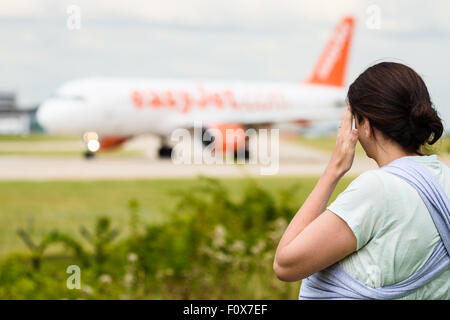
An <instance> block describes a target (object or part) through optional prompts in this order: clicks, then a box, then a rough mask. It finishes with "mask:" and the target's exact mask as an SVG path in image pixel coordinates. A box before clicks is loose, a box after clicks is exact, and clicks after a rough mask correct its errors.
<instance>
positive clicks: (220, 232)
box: [213, 224, 227, 248]
mask: <svg viewBox="0 0 450 320" xmlns="http://www.w3.org/2000/svg"><path fill="white" fill-rule="evenodd" d="M226 234H227V230H226V229H225V227H224V226H222V225H220V224H219V225H218V226H216V228H215V229H214V234H213V245H214V247H216V248H220V247H223V246H224V245H225V236H226Z"/></svg>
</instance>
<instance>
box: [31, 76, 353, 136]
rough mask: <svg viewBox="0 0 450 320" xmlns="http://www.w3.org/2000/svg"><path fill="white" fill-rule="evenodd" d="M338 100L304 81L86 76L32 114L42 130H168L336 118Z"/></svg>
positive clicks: (339, 92) (340, 94)
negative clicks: (197, 126) (255, 81)
mask: <svg viewBox="0 0 450 320" xmlns="http://www.w3.org/2000/svg"><path fill="white" fill-rule="evenodd" d="M344 98H345V91H344V88H342V87H334V86H325V85H312V84H306V83H292V84H285V83H246V82H215V81H208V82H205V81H203V82H202V81H187V80H146V79H119V78H92V79H83V80H76V81H72V82H69V83H67V84H65V85H63V86H61V87H60V88H59V89H58V90H57V92H56V95H55V96H54V97H52V98H49V99H47V100H45V101H44V102H43V103H42V104H41V106H40V107H39V110H38V114H37V118H38V121H39V123H40V124H41V125H42V126H43V127H44V128H45V129H46V130H47V131H48V132H50V133H65V134H66V133H67V134H80V135H81V134H83V133H85V132H88V131H95V132H97V133H98V134H99V135H101V136H102V135H103V136H106V135H108V136H109V135H111V136H132V135H137V134H143V133H154V134H157V135H168V134H170V133H171V132H172V131H173V130H174V129H176V128H179V127H185V128H191V127H193V126H194V124H195V123H197V124H198V123H200V124H202V125H204V126H209V125H213V124H220V123H234V124H243V125H255V124H260V123H281V122H291V121H298V120H311V121H315V120H333V119H336V120H337V119H339V118H340V116H341V115H342V113H343V111H344V108H343V106H345V102H344Z"/></svg>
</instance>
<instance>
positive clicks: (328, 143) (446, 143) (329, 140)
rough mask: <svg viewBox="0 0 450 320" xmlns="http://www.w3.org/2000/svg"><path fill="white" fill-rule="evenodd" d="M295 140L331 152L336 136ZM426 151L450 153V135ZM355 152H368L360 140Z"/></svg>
mask: <svg viewBox="0 0 450 320" xmlns="http://www.w3.org/2000/svg"><path fill="white" fill-rule="evenodd" d="M294 141H295V142H297V143H299V144H301V145H304V146H306V147H311V148H314V149H316V150H319V151H325V152H329V153H331V152H332V151H333V149H334V146H335V144H336V136H334V135H331V136H326V137H295V138H294ZM424 152H425V153H426V154H430V153H437V154H446V153H450V137H442V138H441V139H439V140H438V141H437V142H436V143H435V144H434V145H432V146H431V147H427V148H425V149H424ZM355 154H356V155H358V156H364V155H365V154H366V153H365V151H364V149H363V148H362V146H361V144H360V143H359V141H358V143H357V144H356V149H355Z"/></svg>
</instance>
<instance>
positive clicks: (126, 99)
mask: <svg viewBox="0 0 450 320" xmlns="http://www.w3.org/2000/svg"><path fill="white" fill-rule="evenodd" d="M353 32H354V18H353V17H351V16H346V17H343V18H342V19H341V21H340V22H339V23H338V25H337V26H336V28H335V30H334V32H333V34H332V37H331V38H330V39H329V41H328V43H327V45H326V46H325V48H324V50H323V52H322V54H321V55H320V58H319V60H318V61H317V63H316V65H315V67H314V69H313V71H312V73H311V75H310V76H309V77H308V78H306V79H305V80H303V81H300V82H298V83H263V82H261V83H250V82H243V81H222V82H221V81H198V80H192V81H188V80H168V79H145V78H135V79H133V78H130V79H125V78H86V79H79V80H74V81H70V82H68V83H65V84H63V85H62V86H61V87H59V88H58V90H57V91H56V95H55V96H53V97H50V98H48V99H46V100H44V101H43V103H42V104H41V105H40V106H39V108H38V111H37V120H38V122H39V124H40V125H41V126H42V127H43V128H44V129H45V131H46V132H48V133H50V134H52V133H58V134H77V135H80V136H82V137H83V140H84V143H85V146H86V152H85V156H86V157H87V158H91V157H92V156H93V155H94V154H95V153H96V152H98V151H103V150H109V149H113V148H116V147H118V146H120V145H121V144H122V143H124V142H125V141H126V140H128V139H129V138H131V137H133V136H136V135H140V134H146V133H151V134H155V135H157V136H159V137H160V138H161V147H160V149H159V156H160V157H168V156H170V154H171V150H172V149H171V147H170V145H169V143H168V136H169V135H170V133H171V132H173V130H175V129H177V128H193V126H194V123H195V122H196V121H197V122H198V121H200V122H201V123H202V125H204V126H205V130H206V131H207V130H208V129H211V128H215V129H217V130H219V131H220V132H225V130H226V129H232V130H236V129H237V128H244V127H258V126H264V125H266V126H267V125H271V124H275V123H288V122H295V123H297V124H299V125H308V124H309V123H311V122H312V121H316V120H330V119H339V118H340V117H341V115H342V114H343V112H344V109H345V93H346V92H345V76H346V70H347V65H348V61H349V51H350V46H351V41H352V36H353ZM210 131H212V130H210ZM216 132H217V131H216ZM226 145H227V144H226V143H224V148H225V146H226ZM218 147H219V146H218Z"/></svg>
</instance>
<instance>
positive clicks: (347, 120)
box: [340, 106, 352, 132]
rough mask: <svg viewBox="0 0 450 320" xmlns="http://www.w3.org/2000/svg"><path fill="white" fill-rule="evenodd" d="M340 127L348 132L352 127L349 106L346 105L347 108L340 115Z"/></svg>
mask: <svg viewBox="0 0 450 320" xmlns="http://www.w3.org/2000/svg"><path fill="white" fill-rule="evenodd" d="M340 127H341V129H342V131H344V132H348V131H350V130H351V129H352V112H351V111H350V107H349V106H347V109H346V110H345V112H344V115H343V116H342V119H341V126H340Z"/></svg>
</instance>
